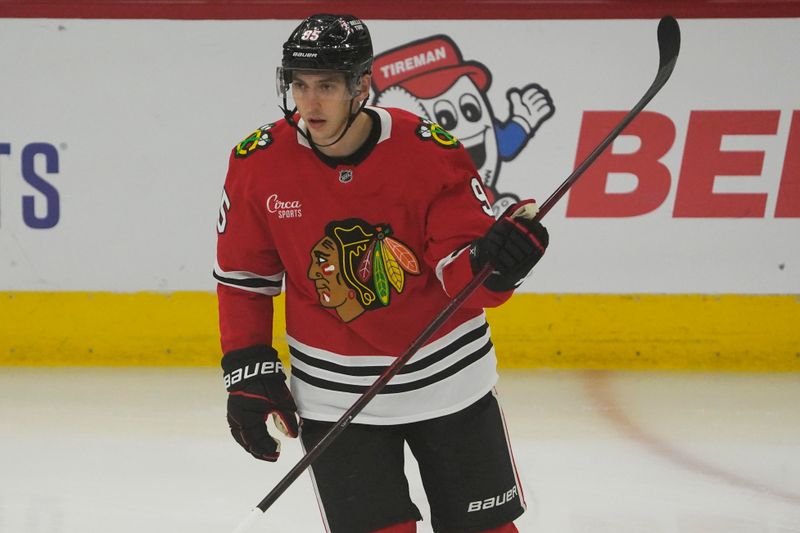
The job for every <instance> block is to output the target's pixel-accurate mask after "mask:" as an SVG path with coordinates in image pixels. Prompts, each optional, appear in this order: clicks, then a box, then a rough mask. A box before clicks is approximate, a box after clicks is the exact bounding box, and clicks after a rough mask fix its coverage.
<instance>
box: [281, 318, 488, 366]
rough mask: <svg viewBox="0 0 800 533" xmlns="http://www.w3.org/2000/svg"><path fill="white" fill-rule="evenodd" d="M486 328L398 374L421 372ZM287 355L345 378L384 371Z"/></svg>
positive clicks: (294, 353)
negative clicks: (342, 375)
mask: <svg viewBox="0 0 800 533" xmlns="http://www.w3.org/2000/svg"><path fill="white" fill-rule="evenodd" d="M488 328H489V324H488V323H487V322H484V323H483V324H482V325H481V326H479V327H477V328H475V329H473V330H472V331H469V332H467V333H465V334H464V335H462V336H461V337H459V338H457V339H456V340H454V341H453V342H451V343H450V344H448V345H447V346H445V347H444V348H441V349H439V350H436V351H435V352H433V353H431V354H430V355H428V356H427V357H425V358H424V359H420V360H419V361H415V362H413V363H410V364H408V365H406V366H404V367H403V368H402V369H401V370H400V372H399V373H400V374H409V373H411V372H416V371H418V370H423V369H425V368H428V367H429V366H431V365H433V364H435V363H438V362H439V361H441V360H442V359H444V358H446V357H447V356H449V355H452V354H453V353H455V352H456V351H457V350H460V349H461V348H463V347H464V346H466V345H467V344H469V343H471V342H474V341H476V340H478V339H480V338H481V337H483V336H484V335H485V334H486V330H487V329H488ZM289 353H290V354H292V356H293V357H296V358H297V360H298V361H300V362H302V363H305V364H307V365H308V366H313V367H314V368H318V369H320V370H327V371H329V372H336V373H337V374H344V375H347V376H380V375H381V374H382V373H383V371H384V370H386V367H385V366H346V365H338V364H336V363H333V362H331V361H325V360H322V359H318V358H316V357H311V356H310V355H308V354H305V353H303V352H301V351H300V350H298V349H296V348H292V347H291V346H290V347H289Z"/></svg>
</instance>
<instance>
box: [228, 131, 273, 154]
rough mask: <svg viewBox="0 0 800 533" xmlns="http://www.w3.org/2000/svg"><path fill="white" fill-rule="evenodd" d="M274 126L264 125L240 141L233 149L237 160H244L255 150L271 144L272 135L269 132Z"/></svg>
mask: <svg viewBox="0 0 800 533" xmlns="http://www.w3.org/2000/svg"><path fill="white" fill-rule="evenodd" d="M272 126H274V124H265V125H264V126H261V127H260V128H258V129H257V130H255V131H254V132H253V133H251V134H250V135H248V136H247V137H245V138H244V139H242V141H241V142H239V144H237V145H236V147H235V148H234V149H233V153H234V155H235V156H236V157H238V158H245V157H247V156H249V155H251V154H252V153H253V152H255V151H256V150H263V149H264V148H266V147H267V146H269V145H270V144H272V134H271V133H270V132H269V130H270V129H271V128H272Z"/></svg>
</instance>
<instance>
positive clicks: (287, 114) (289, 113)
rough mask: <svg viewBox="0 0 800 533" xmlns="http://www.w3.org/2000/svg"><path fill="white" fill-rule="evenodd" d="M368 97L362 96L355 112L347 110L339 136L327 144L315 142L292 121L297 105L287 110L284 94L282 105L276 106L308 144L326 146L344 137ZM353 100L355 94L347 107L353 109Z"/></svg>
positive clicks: (318, 146) (364, 105) (319, 146)
mask: <svg viewBox="0 0 800 533" xmlns="http://www.w3.org/2000/svg"><path fill="white" fill-rule="evenodd" d="M368 99H369V97H367V98H364V100H362V101H361V105H360V106H359V107H358V109H357V110H356V112H355V113H353V112H352V111H350V112H349V116H348V117H347V124H345V126H344V129H343V130H342V133H340V134H339V136H338V137H337V138H336V140H335V141H333V142H332V143H328V144H317V143H315V142H314V140H313V139H312V138H311V135H310V134H308V133H306V132H304V131H303V130H302V129H300V126H299V125H298V124H297V122H295V121H294V114H295V112H297V106H295V107H294V108H292V110H289V106H288V104H287V102H286V95H285V94H284V95H283V105H279V106H278V107H279V108H280V110H281V111H283V118H284V119H286V122H288V123H289V125H290V126H292V127H293V128H294V129H296V130H297V131H298V132H299V133H300V135H302V136H303V137H304V138H305V139H306V140H307V141H308V142H309V144H312V145H314V146H316V147H317V148H327V147H328V146H333V145H334V144H336V143H338V142H339V141H341V140H342V137H344V135H345V134H346V133H347V130H349V129H350V126H352V125H353V122H355V120H356V117H357V116H358V114H359V113H361V111H362V110H363V109H364V108H365V107H366V105H367V100H368ZM355 100H356V97H355V96H354V97H352V98H351V99H350V104H349V105H348V109H353V102H355Z"/></svg>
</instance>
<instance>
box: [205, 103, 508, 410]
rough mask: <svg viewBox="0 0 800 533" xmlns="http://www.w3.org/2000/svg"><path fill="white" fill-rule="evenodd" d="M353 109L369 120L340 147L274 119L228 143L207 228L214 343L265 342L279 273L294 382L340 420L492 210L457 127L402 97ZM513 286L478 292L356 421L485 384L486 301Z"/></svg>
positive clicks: (309, 405)
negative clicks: (342, 154) (345, 148)
mask: <svg viewBox="0 0 800 533" xmlns="http://www.w3.org/2000/svg"><path fill="white" fill-rule="evenodd" d="M365 112H366V113H368V114H369V115H370V116H371V118H372V125H373V127H372V130H371V133H370V135H369V138H368V139H367V141H366V143H365V144H364V145H363V146H362V147H361V149H359V151H358V152H356V153H355V154H353V155H352V156H349V157H347V158H338V159H333V158H329V157H327V156H325V155H324V154H322V153H321V152H320V151H319V150H318V149H316V147H314V146H311V145H310V144H309V142H308V141H307V140H306V138H305V137H304V136H303V135H301V134H300V133H299V132H298V131H297V130H296V129H295V128H293V127H292V126H291V125H289V124H288V123H287V122H286V121H285V120H281V121H279V122H277V123H275V124H269V125H266V126H263V127H261V128H259V129H258V130H256V131H254V132H253V133H252V134H251V135H250V136H249V137H247V138H246V139H245V140H244V141H242V142H241V143H239V144H238V145H237V146H236V147H235V148H234V150H233V153H232V154H231V159H230V166H229V170H228V176H227V179H226V181H225V188H224V191H223V197H222V207H221V210H220V217H219V221H218V227H217V230H218V243H217V262H216V265H215V268H214V277H215V278H216V279H217V281H218V297H219V314H220V332H221V343H222V349H223V352H226V353H227V352H228V351H230V350H234V349H239V348H245V347H248V346H252V345H255V344H271V343H272V331H271V330H272V297H273V296H275V295H277V294H279V293H280V291H281V289H282V287H283V286H285V291H286V338H287V341H288V344H289V348H290V357H291V367H292V371H291V389H292V393H293V395H294V397H295V401H296V403H297V405H298V411H299V413H300V415H301V416H303V417H305V418H310V419H315V420H327V421H332V420H336V419H338V418H339V416H340V415H341V414H342V413H343V412H344V411H345V410H346V409H347V408H349V407H350V406H351V405H352V403H353V402H354V401H355V400H356V399H357V398H358V396H359V395H360V394H361V393H363V392H364V391H365V390H366V389H367V387H369V385H371V384H372V383H373V382H374V381H375V379H377V377H378V376H379V375H380V374H381V373H382V372H383V370H384V369H385V368H386V367H387V366H388V365H389V364H391V362H392V361H393V360H394V358H395V357H397V356H398V355H400V354H401V353H403V352H404V351H405V350H406V349H407V348H408V346H409V345H410V343H411V342H412V341H413V340H414V339H415V338H416V337H417V336H418V335H419V333H420V332H421V331H422V330H423V329H424V328H425V327H426V326H427V325H428V324H429V323H430V322H431V321H432V320H433V318H434V317H435V316H436V315H437V314H438V313H439V311H441V310H442V309H443V308H444V307H445V305H446V304H447V303H448V301H449V298H450V297H452V296H453V295H455V294H456V293H457V292H458V290H459V289H461V288H462V287H463V286H464V285H465V284H466V283H467V282H468V281H469V280H470V279H471V277H472V271H471V268H470V262H469V253H468V250H467V248H466V247H467V245H468V244H469V243H470V242H471V241H473V240H474V239H475V238H477V237H480V236H482V235H483V234H484V233H485V232H486V230H487V229H488V228H489V226H490V225H491V224H492V223H493V222H494V218H493V216H492V211H491V207H490V206H491V198H488V197H487V195H486V193H485V191H484V188H483V186H482V184H481V182H480V179H479V178H478V173H477V171H476V170H475V167H474V165H473V163H472V161H471V160H470V158H469V156H468V154H467V153H466V151H465V150H464V148H463V147H462V146H461V145H460V143H459V142H458V140H457V139H455V138H454V137H452V136H451V135H450V134H449V133H447V132H446V131H444V130H443V129H442V128H441V127H440V126H438V125H437V124H434V123H431V122H429V121H426V120H423V119H421V118H419V117H417V116H415V115H412V114H410V113H408V112H405V111H401V110H398V109H383V108H377V107H367V108H366V109H365ZM298 126H299V128H301V129H303V130H304V131H305V126H304V124H303V121H302V120H300V121H299V124H298ZM509 296H510V293H494V292H491V291H488V290H486V289H484V288H480V289H479V290H478V291H476V293H475V294H474V295H473V296H472V297H471V298H470V299H469V300H467V302H466V303H465V304H464V306H463V307H462V308H461V309H460V310H459V311H458V312H456V313H455V314H454V316H453V317H452V318H451V319H450V320H449V322H448V323H447V324H445V326H444V327H442V329H441V330H440V331H439V332H438V333H437V335H436V336H435V337H434V339H433V340H432V341H431V342H430V343H429V344H428V345H426V346H425V347H423V348H422V349H421V350H420V351H419V352H418V353H417V354H416V355H415V356H414V357H413V358H412V359H411V360H410V361H409V363H408V364H407V365H406V366H405V367H404V368H403V370H402V371H401V373H399V374H398V375H397V376H395V377H394V378H393V379H392V380H391V381H390V382H389V384H388V385H387V386H386V387H385V388H384V389H383V391H382V392H381V393H380V394H379V395H378V396H376V398H375V399H374V400H373V401H372V402H371V403H370V404H369V405H368V406H367V407H366V408H365V409H364V411H362V413H361V414H360V415H359V416H358V417H357V418H356V421H357V422H359V423H369V424H395V423H404V422H411V421H416V420H423V419H428V418H433V417H436V416H442V415H445V414H449V413H452V412H455V411H457V410H459V409H461V408H463V407H466V406H467V405H469V404H470V403H472V402H473V401H475V400H476V399H478V398H479V397H481V396H482V395H484V394H485V393H486V392H488V391H489V390H491V388H492V387H493V386H494V384H495V381H496V379H497V374H496V359H495V355H494V350H493V347H492V342H491V339H490V336H489V330H488V325H487V324H486V320H485V316H484V313H483V308H484V307H492V306H496V305H499V304H500V303H502V302H503V301H505V300H506V299H507V298H508V297H509Z"/></svg>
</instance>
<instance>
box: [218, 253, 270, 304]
mask: <svg viewBox="0 0 800 533" xmlns="http://www.w3.org/2000/svg"><path fill="white" fill-rule="evenodd" d="M283 275H284V273H283V272H279V273H278V274H272V275H269V276H262V275H261V274H255V273H253V272H247V271H245V270H222V268H221V267H220V266H219V262H217V261H216V260H215V261H214V278H215V279H216V280H217V282H219V283H221V284H222V285H227V286H229V287H235V288H237V289H242V290H243V291H248V292H257V293H259V294H265V295H267V296H277V295H279V294H280V293H281V286H282V284H283Z"/></svg>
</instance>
